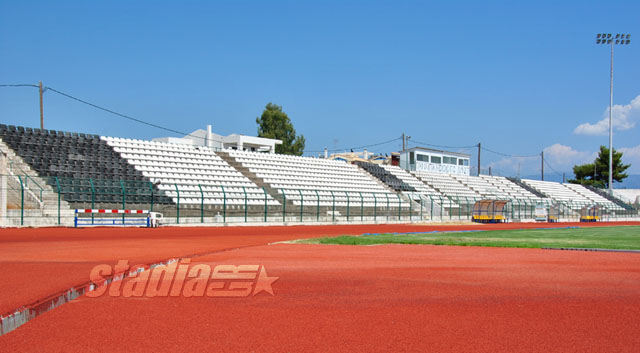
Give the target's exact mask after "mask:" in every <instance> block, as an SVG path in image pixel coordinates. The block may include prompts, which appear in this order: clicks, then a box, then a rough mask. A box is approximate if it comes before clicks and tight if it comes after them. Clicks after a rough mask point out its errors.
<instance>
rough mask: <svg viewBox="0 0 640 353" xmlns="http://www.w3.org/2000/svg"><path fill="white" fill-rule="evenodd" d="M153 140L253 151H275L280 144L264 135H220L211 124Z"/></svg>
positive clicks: (215, 148)
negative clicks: (181, 134)
mask: <svg viewBox="0 0 640 353" xmlns="http://www.w3.org/2000/svg"><path fill="white" fill-rule="evenodd" d="M153 141H157V142H167V143H177V144H184V145H190V146H207V147H210V148H212V149H214V150H228V149H231V150H238V151H253V152H268V153H275V151H276V145H281V144H282V141H280V140H276V139H269V138H264V137H255V136H245V135H238V134H231V135H228V136H222V135H218V134H214V133H213V132H211V125H207V129H206V130H203V129H198V130H196V131H194V132H192V133H190V134H189V135H187V136H185V137H160V138H154V139H153Z"/></svg>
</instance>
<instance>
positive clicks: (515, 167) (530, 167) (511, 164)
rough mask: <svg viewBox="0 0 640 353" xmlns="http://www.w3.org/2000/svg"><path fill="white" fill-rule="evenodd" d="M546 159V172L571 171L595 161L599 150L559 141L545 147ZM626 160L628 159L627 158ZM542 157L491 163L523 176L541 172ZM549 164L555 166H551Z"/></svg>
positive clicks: (509, 158)
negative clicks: (582, 148)
mask: <svg viewBox="0 0 640 353" xmlns="http://www.w3.org/2000/svg"><path fill="white" fill-rule="evenodd" d="M543 151H544V159H545V160H546V163H545V174H547V173H553V170H555V171H557V172H559V173H562V172H568V173H571V171H572V170H573V166H574V165H576V164H584V163H590V162H593V160H594V159H595V158H596V156H597V155H598V152H597V151H595V152H589V151H579V150H575V149H573V148H572V147H571V146H566V145H562V144H559V143H556V144H553V145H551V146H548V147H545V148H544V149H543ZM625 161H626V159H625ZM540 162H541V160H540V157H539V156H534V157H526V158H523V157H504V158H502V159H499V160H497V161H495V162H492V163H489V166H491V167H492V168H493V169H494V170H496V171H497V172H501V173H503V174H505V173H506V175H517V174H518V172H520V175H521V176H525V175H531V174H536V173H540ZM549 165H551V167H552V168H553V170H551V168H549Z"/></svg>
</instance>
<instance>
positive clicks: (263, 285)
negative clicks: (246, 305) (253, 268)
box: [253, 266, 280, 295]
mask: <svg viewBox="0 0 640 353" xmlns="http://www.w3.org/2000/svg"><path fill="white" fill-rule="evenodd" d="M279 278H280V277H269V276H267V270H265V269H264V266H262V267H261V268H260V274H259V275H258V280H257V281H256V286H255V287H254V289H253V295H256V294H258V293H260V292H262V291H264V292H267V293H269V294H271V295H273V288H271V285H272V284H273V282H275V281H277V280H278V279H279Z"/></svg>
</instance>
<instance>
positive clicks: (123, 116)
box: [46, 86, 199, 137]
mask: <svg viewBox="0 0 640 353" xmlns="http://www.w3.org/2000/svg"><path fill="white" fill-rule="evenodd" d="M46 89H48V90H51V91H52V92H55V93H57V94H59V95H62V96H65V97H67V98H69V99H73V100H75V101H78V102H80V103H83V104H86V105H88V106H91V107H94V108H96V109H100V110H102V111H105V112H107V113H111V114H114V115H117V116H119V117H122V118H125V119H129V120H131V121H135V122H137V123H140V124H144V125H147V126H151V127H155V128H157V129H161V130H165V131H169V132H173V133H176V134H181V135H186V136H189V134H187V133H185V132H182V131H178V130H175V129H171V128H168V127H164V126H160V125H157V124H153V123H150V122H146V121H144V120H140V119H136V118H134V117H131V116H129V115H125V114H122V113H118V112H116V111H113V110H111V109H107V108H104V107H101V106H99V105H97V104H93V103H90V102H87V101H85V100H82V99H80V98H77V97H74V96H72V95H70V94H67V93H64V92H61V91H58V90H57V89H55V88H51V87H48V86H47V87H46ZM194 137H199V136H194Z"/></svg>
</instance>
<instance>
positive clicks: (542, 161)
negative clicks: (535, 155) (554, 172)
mask: <svg viewBox="0 0 640 353" xmlns="http://www.w3.org/2000/svg"><path fill="white" fill-rule="evenodd" d="M540 156H542V159H541V161H540V163H541V165H542V175H541V177H542V178H541V179H542V181H544V151H542V153H540Z"/></svg>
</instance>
